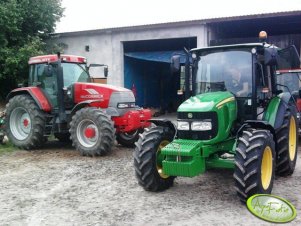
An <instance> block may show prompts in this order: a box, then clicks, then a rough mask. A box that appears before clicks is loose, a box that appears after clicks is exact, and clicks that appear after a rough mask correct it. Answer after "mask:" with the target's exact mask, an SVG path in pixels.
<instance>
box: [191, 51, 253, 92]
mask: <svg viewBox="0 0 301 226" xmlns="http://www.w3.org/2000/svg"><path fill="white" fill-rule="evenodd" d="M195 78H196V79H195V83H196V84H195V85H196V86H195V87H196V94H200V93H205V92H216V91H226V90H227V91H230V92H232V93H233V94H234V95H236V96H239V97H250V96H251V92H252V55H251V53H250V52H248V51H246V50H230V51H222V52H211V53H208V54H206V55H203V56H200V57H199V61H198V63H197V68H196V76H195Z"/></svg>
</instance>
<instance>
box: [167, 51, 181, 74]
mask: <svg viewBox="0 0 301 226" xmlns="http://www.w3.org/2000/svg"><path fill="white" fill-rule="evenodd" d="M180 58H181V57H180V55H174V56H172V57H171V63H170V69H171V72H172V73H174V72H178V71H179V70H180Z"/></svg>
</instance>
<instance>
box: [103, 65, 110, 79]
mask: <svg viewBox="0 0 301 226" xmlns="http://www.w3.org/2000/svg"><path fill="white" fill-rule="evenodd" d="M103 73H104V76H105V77H108V73H109V69H108V67H105V68H104V69H103Z"/></svg>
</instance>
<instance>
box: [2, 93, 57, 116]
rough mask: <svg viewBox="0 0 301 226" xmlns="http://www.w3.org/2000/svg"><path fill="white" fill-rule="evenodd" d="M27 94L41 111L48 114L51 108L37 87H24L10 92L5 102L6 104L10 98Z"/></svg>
mask: <svg viewBox="0 0 301 226" xmlns="http://www.w3.org/2000/svg"><path fill="white" fill-rule="evenodd" d="M22 94H29V95H30V96H31V97H32V98H33V99H34V101H35V102H36V104H37V105H38V106H39V108H40V109H41V110H43V111H46V112H50V111H51V109H52V107H51V104H50V102H49V101H48V99H47V98H46V96H45V95H44V93H43V92H42V91H41V89H40V88H38V87H24V88H18V89H14V90H12V91H11V92H10V93H9V94H8V95H7V97H6V101H7V102H8V101H9V100H10V99H11V98H13V97H14V96H17V95H22Z"/></svg>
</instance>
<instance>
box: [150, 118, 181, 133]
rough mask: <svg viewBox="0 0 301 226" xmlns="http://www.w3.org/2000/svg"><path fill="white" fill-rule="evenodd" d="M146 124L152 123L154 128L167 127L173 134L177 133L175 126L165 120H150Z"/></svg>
mask: <svg viewBox="0 0 301 226" xmlns="http://www.w3.org/2000/svg"><path fill="white" fill-rule="evenodd" d="M148 122H151V123H154V124H155V125H156V126H162V127H168V128H170V129H171V130H172V131H174V133H176V132H177V128H176V125H175V124H173V123H172V122H171V121H169V120H167V119H150V120H148Z"/></svg>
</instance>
